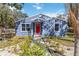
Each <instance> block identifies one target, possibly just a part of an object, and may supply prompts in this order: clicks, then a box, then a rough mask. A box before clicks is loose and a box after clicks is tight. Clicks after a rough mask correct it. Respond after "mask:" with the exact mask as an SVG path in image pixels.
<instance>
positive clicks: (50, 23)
mask: <svg viewBox="0 0 79 59" xmlns="http://www.w3.org/2000/svg"><path fill="white" fill-rule="evenodd" d="M36 19H39V20H43V25H42V36H45V35H46V36H49V35H54V36H64V35H65V33H66V32H67V29H68V26H67V22H66V21H63V20H60V19H56V18H49V17H47V18H46V17H45V15H44V17H43V19H42V18H40V17H38V16H36V17H33V18H28V19H27V18H26V19H23V20H21V21H18V22H16V36H28V35H30V36H32V35H33V25H32V22H33V21H34V20H36ZM23 23H26V24H30V25H31V31H30V32H29V33H28V31H24V32H23V31H22V24H23ZM55 24H59V31H55Z"/></svg>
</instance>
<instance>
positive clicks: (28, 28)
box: [22, 24, 31, 31]
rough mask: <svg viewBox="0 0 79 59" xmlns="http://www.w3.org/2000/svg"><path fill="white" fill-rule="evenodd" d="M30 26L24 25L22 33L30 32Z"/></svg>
mask: <svg viewBox="0 0 79 59" xmlns="http://www.w3.org/2000/svg"><path fill="white" fill-rule="evenodd" d="M30 27H31V26H30V24H22V31H30V29H31V28H30Z"/></svg>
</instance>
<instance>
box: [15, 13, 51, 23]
mask: <svg viewBox="0 0 79 59" xmlns="http://www.w3.org/2000/svg"><path fill="white" fill-rule="evenodd" d="M36 17H39V18H42V17H44V18H45V17H46V18H49V19H50V18H51V17H49V16H47V15H44V14H38V15H34V16H31V17H26V18H21V19H20V20H17V21H15V22H19V21H22V20H26V19H29V20H30V21H34V20H35V19H34V18H36Z"/></svg>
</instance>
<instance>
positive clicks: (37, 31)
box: [36, 22, 41, 34]
mask: <svg viewBox="0 0 79 59" xmlns="http://www.w3.org/2000/svg"><path fill="white" fill-rule="evenodd" d="M40 32H41V25H40V22H37V23H36V34H40Z"/></svg>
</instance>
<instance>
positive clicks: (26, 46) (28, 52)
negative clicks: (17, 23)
mask: <svg viewBox="0 0 79 59" xmlns="http://www.w3.org/2000/svg"><path fill="white" fill-rule="evenodd" d="M31 42H32V41H30V40H26V41H25V42H23V43H22V44H21V45H20V48H21V51H22V53H20V54H19V55H21V56H44V55H45V52H46V51H45V49H44V48H43V47H41V46H40V45H39V44H35V43H31Z"/></svg>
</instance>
